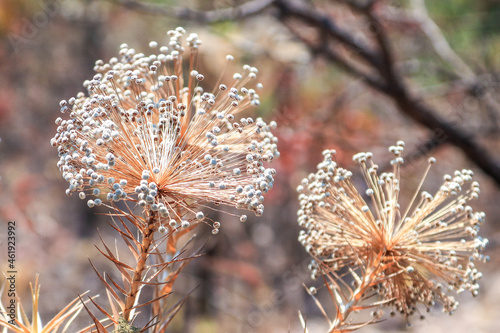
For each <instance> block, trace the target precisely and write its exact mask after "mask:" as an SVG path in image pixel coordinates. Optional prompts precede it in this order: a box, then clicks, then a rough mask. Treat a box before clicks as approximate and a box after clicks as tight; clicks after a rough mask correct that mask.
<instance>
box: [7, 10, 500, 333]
mask: <svg viewBox="0 0 500 333" xmlns="http://www.w3.org/2000/svg"><path fill="white" fill-rule="evenodd" d="M179 25H181V26H183V27H184V28H186V30H188V32H197V33H198V34H199V35H200V36H201V39H202V40H203V42H204V43H203V45H202V49H201V50H202V57H201V58H200V59H201V60H200V61H201V64H202V65H201V66H202V68H203V70H202V71H201V72H202V73H203V74H205V76H206V77H218V75H219V73H220V71H221V70H222V67H223V63H224V59H225V56H226V54H232V55H234V56H235V58H236V59H237V62H238V63H239V64H241V65H243V64H244V63H249V64H251V65H252V66H256V67H258V68H259V77H260V81H261V82H262V83H263V85H264V89H263V90H262V92H261V93H260V97H261V102H262V105H261V106H260V108H259V109H258V110H257V111H256V112H257V113H258V115H260V116H262V117H264V118H265V119H266V120H267V121H271V120H275V121H277V123H278V129H277V130H276V135H277V136H278V137H279V140H280V142H279V150H280V152H281V157H280V158H279V159H278V160H275V162H273V165H272V167H274V168H276V169H277V170H278V174H277V177H276V183H275V186H274V188H273V190H272V191H271V192H270V193H269V196H268V197H267V199H266V211H265V213H264V215H263V216H262V217H260V218H256V217H251V216H249V220H248V222H247V223H245V224H241V223H239V222H235V221H234V219H233V218H229V217H228V216H227V217H225V215H221V216H220V220H221V222H222V227H221V232H220V233H219V234H218V235H216V236H212V235H211V233H210V230H209V229H208V228H206V230H205V229H203V227H201V228H199V229H198V233H199V237H198V239H199V240H200V241H201V242H203V241H204V240H206V239H209V240H208V242H207V244H206V245H205V247H204V250H203V252H204V253H205V255H204V256H203V257H201V258H198V259H195V260H193V261H192V262H191V263H190V264H189V265H188V267H187V268H186V269H185V270H184V271H183V275H182V276H181V277H180V278H179V280H178V282H177V285H176V289H175V294H174V295H173V296H172V298H173V299H179V298H180V297H182V296H183V295H184V294H185V293H187V292H189V291H190V290H192V289H193V288H195V287H196V289H195V290H194V292H193V293H192V294H191V296H190V297H189V299H188V301H187V302H186V304H185V306H184V307H183V308H182V310H181V311H180V313H179V314H178V315H177V317H176V319H175V322H174V323H173V324H172V325H171V332H207V333H210V332H228V333H230V332H231V333H232V332H302V330H301V325H300V322H299V319H298V318H299V317H298V311H300V312H301V313H302V314H303V315H304V316H305V317H306V318H307V325H308V327H309V329H310V331H311V332H325V331H326V327H327V325H326V322H325V320H324V318H323V317H322V315H321V313H320V311H319V310H318V308H317V307H316V305H315V304H314V301H313V300H312V299H311V297H310V296H308V295H307V293H306V292H305V289H304V286H303V284H305V285H307V286H309V285H314V282H313V281H311V280H310V278H309V272H308V269H307V264H308V263H309V259H308V256H307V255H306V253H305V251H304V249H303V248H302V247H301V245H300V244H299V243H298V242H297V236H298V233H299V230H300V228H299V227H298V226H297V223H296V211H297V208H298V202H297V194H296V191H295V189H296V187H297V185H298V184H299V183H300V180H301V179H302V178H303V177H305V176H307V175H308V174H309V173H310V172H314V171H315V169H316V165H317V163H318V162H319V161H320V160H321V159H322V156H321V151H322V150H324V149H326V148H333V149H336V150H337V152H338V154H337V157H338V162H339V163H340V164H341V165H342V166H343V167H345V168H347V169H350V170H352V171H353V172H354V173H355V177H356V175H359V172H358V170H357V168H356V167H355V166H354V165H353V162H352V159H351V158H352V155H353V154H355V153H357V152H359V151H372V152H373V153H374V156H375V157H374V159H375V161H376V162H377V163H378V164H379V165H380V166H381V167H382V168H387V167H388V166H389V159H390V153H389V152H388V151H387V147H388V146H389V145H392V144H394V143H395V142H396V141H397V140H404V141H405V142H406V150H405V154H406V163H405V165H404V168H403V175H402V182H403V195H404V196H406V197H407V198H408V197H409V196H411V193H412V190H413V189H414V188H415V186H416V185H417V184H418V182H419V180H420V177H421V175H422V174H423V172H424V169H425V166H426V160H427V158H428V157H429V156H435V157H436V158H437V160H438V163H437V164H436V165H435V166H434V167H433V168H432V169H431V172H430V174H429V176H428V178H427V181H426V183H425V185H424V189H426V190H428V191H430V192H431V193H432V192H433V191H436V190H437V189H438V188H439V186H440V184H441V182H442V176H443V175H444V174H446V173H452V172H453V171H454V170H456V169H462V168H470V169H472V170H473V171H474V172H475V174H476V177H477V180H478V181H479V182H480V184H481V189H482V190H481V196H480V198H479V200H476V202H473V203H472V205H473V207H474V209H475V210H479V211H480V210H482V211H484V212H486V216H487V223H486V224H485V225H484V227H482V229H481V234H482V235H485V236H487V237H488V238H489V240H490V244H489V246H488V248H487V250H486V254H488V255H489V256H490V257H491V261H490V262H489V263H488V264H480V266H479V268H480V270H481V271H482V272H483V276H484V277H483V279H482V281H480V284H481V288H482V289H481V292H480V294H479V296H478V297H477V298H472V297H471V295H469V294H465V293H464V294H463V295H462V294H461V295H459V296H458V299H459V301H460V303H461V304H460V306H459V309H458V311H457V312H456V313H455V315H453V316H447V315H443V314H442V313H441V311H440V309H439V308H436V309H434V311H432V312H431V313H429V314H427V315H426V316H427V319H426V320H424V321H420V320H418V318H413V319H412V325H411V327H407V322H406V320H404V319H403V318H400V317H395V318H390V319H387V320H386V321H384V322H382V323H380V324H377V325H372V326H369V327H366V328H364V329H363V330H361V331H360V332H362V331H364V332H380V331H384V332H429V333H430V332H445V331H446V330H448V331H454V332H499V331H500V284H498V283H496V282H497V281H499V279H500V268H499V263H500V261H499V256H498V255H497V254H498V252H500V251H499V242H500V221H499V219H498V218H497V216H499V214H500V205H499V204H498V202H499V201H500V191H499V189H500V162H499V161H500V150H499V148H500V104H499V102H500V101H499V96H500V95H499V94H498V92H499V83H500V76H499V74H500V73H499V70H500V57H499V56H498V54H500V34H499V32H500V1H496V0H478V1H474V0H454V1H427V2H426V3H425V2H424V1H423V0H407V1H403V0H400V1H399V0H395V1H383V0H380V1H363V0H359V1H349V0H339V1H322V0H314V1H312V0H311V1H307V0H303V1H279V0H275V1H273V0H265V1H259V0H254V1H240V0H203V1H202V0H190V1H181V0H166V1H159V0H158V1H153V0H150V1H133V0H132V1H127V0H122V1H120V0H116V1H112V0H107V1H99V0H2V1H1V2H0V78H1V79H0V138H1V142H0V176H1V179H0V220H1V222H0V223H1V226H0V227H1V229H0V258H1V259H0V260H1V261H0V265H1V269H2V272H5V271H6V270H7V269H6V252H7V250H6V245H5V240H6V230H7V227H6V224H7V221H11V220H15V221H16V222H17V230H16V234H17V247H16V254H17V266H18V272H19V273H18V277H17V291H18V293H19V295H20V296H21V298H22V299H24V300H25V302H26V303H25V306H29V301H28V297H29V281H34V280H35V276H36V274H37V273H39V274H40V283H41V285H42V289H41V300H42V301H41V303H42V306H41V309H40V311H41V314H42V319H45V320H47V319H49V318H51V317H52V316H53V315H54V314H56V313H57V312H58V311H59V310H61V309H62V308H63V307H64V306H65V305H66V304H67V303H68V302H69V301H70V300H72V299H74V298H75V297H76V296H77V295H78V294H80V293H83V292H84V291H86V290H91V294H92V295H95V294H101V295H103V293H104V288H103V287H102V285H101V284H100V282H99V280H98V278H97V276H96V275H95V273H94V272H93V271H92V269H91V267H90V265H89V263H88V259H87V258H92V260H93V262H94V264H95V265H96V266H97V267H99V269H101V271H106V272H107V273H109V274H111V275H113V274H116V272H115V271H113V268H112V266H111V265H110V264H109V263H107V262H106V261H105V260H103V258H102V256H101V255H100V254H99V253H98V251H97V250H96V248H95V247H94V244H98V243H99V239H98V234H97V228H99V230H100V231H101V233H102V234H103V237H104V238H105V239H106V240H108V241H110V243H111V244H113V238H114V233H113V232H112V230H109V229H110V228H109V227H108V226H107V224H106V217H105V216H102V213H106V211H105V210H99V209H89V208H88V207H87V205H86V203H85V201H82V200H79V199H78V198H77V197H74V196H73V197H67V196H66V195H65V194H64V191H65V188H66V182H65V181H64V180H63V179H62V177H61V175H60V173H59V171H58V169H57V167H56V163H57V161H58V157H57V151H56V149H54V148H52V147H51V146H50V144H49V140H50V138H52V137H53V135H54V133H55V130H56V126H55V124H54V120H55V119H56V118H57V117H59V116H60V113H59V105H58V103H59V101H60V100H61V99H68V98H70V97H72V96H76V94H77V93H78V92H79V91H83V87H82V83H83V81H84V80H86V79H89V78H91V77H92V76H93V66H94V62H95V60H97V59H103V60H104V61H107V60H109V58H110V57H113V56H117V55H118V54H117V52H118V47H119V45H120V44H121V43H128V44H129V45H130V46H131V47H133V48H135V49H136V50H138V51H140V52H145V53H147V52H149V48H148V44H149V42H150V41H151V40H155V41H158V42H159V43H160V44H162V43H168V37H167V36H166V31H167V30H169V29H173V28H175V27H177V26H179ZM360 185H361V186H362V184H361V183H360ZM225 220H227V221H225ZM209 235H210V236H209ZM117 246H122V244H118V245H117ZM318 296H319V298H320V299H322V302H323V304H324V305H325V306H326V308H327V309H329V311H330V312H331V313H333V312H332V311H333V309H332V303H331V300H329V299H328V295H318ZM416 317H418V316H416ZM89 323H90V319H89V317H88V316H87V315H86V314H85V313H82V314H81V315H80V318H79V320H78V321H77V323H76V325H75V326H76V327H83V326H84V325H86V324H89Z"/></svg>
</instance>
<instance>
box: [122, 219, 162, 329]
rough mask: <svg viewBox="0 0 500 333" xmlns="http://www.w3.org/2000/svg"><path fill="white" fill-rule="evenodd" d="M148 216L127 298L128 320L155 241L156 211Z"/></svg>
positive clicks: (126, 315) (126, 311) (124, 311)
mask: <svg viewBox="0 0 500 333" xmlns="http://www.w3.org/2000/svg"><path fill="white" fill-rule="evenodd" d="M147 215H148V218H147V221H146V226H145V227H144V229H143V230H141V234H142V243H141V247H140V254H139V257H138V259H137V265H136V266H135V270H134V276H133V277H132V283H131V285H130V291H129V293H128V295H127V297H126V299H125V308H124V310H123V318H124V319H125V320H126V321H130V319H131V318H130V313H131V311H132V310H133V308H134V305H135V303H136V300H137V295H138V294H139V290H140V288H141V285H142V277H143V273H144V269H145V268H146V260H147V259H148V257H149V249H150V247H151V244H152V243H153V237H154V231H155V219H156V213H154V212H148V213H147Z"/></svg>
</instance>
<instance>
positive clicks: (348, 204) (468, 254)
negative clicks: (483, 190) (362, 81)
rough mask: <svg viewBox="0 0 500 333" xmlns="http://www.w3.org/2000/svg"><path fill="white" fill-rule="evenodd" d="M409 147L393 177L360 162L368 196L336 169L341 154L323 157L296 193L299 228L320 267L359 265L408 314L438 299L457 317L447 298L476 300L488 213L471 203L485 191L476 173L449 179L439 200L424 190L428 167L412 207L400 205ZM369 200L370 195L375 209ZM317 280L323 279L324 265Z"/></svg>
mask: <svg viewBox="0 0 500 333" xmlns="http://www.w3.org/2000/svg"><path fill="white" fill-rule="evenodd" d="M403 147H404V143H403V142H402V141H400V142H398V143H397V145H396V146H392V147H390V148H389V150H390V151H391V152H392V153H393V154H394V159H393V160H392V161H391V164H392V166H393V170H392V172H386V173H381V174H380V175H379V173H378V166H377V165H376V164H374V162H373V161H372V154H371V153H359V154H356V155H355V156H354V158H353V159H354V161H356V162H357V163H358V164H359V165H360V167H361V172H362V174H363V176H364V178H365V182H366V184H367V187H368V188H367V189H366V192H365V194H366V196H362V195H361V194H360V193H359V192H358V190H357V189H356V188H355V187H354V184H353V181H352V179H351V178H352V173H351V172H350V171H348V170H345V169H342V168H340V167H338V166H337V163H336V162H335V161H334V160H333V156H334V154H335V151H330V150H327V151H325V152H324V153H323V155H324V160H323V162H321V163H320V164H319V165H318V171H317V172H316V173H314V174H311V175H309V177H308V178H306V179H304V180H303V182H302V185H300V186H299V188H298V191H299V192H300V193H301V194H300V195H299V200H300V206H301V207H300V210H299V212H298V222H299V224H300V225H301V226H303V227H305V228H306V229H307V230H305V231H302V232H301V235H300V236H299V240H300V242H301V243H302V244H303V245H304V246H305V248H306V249H307V251H308V252H309V253H310V254H311V255H312V256H313V257H315V258H317V259H319V262H321V264H322V265H326V266H327V267H328V268H329V269H332V270H334V271H339V270H341V269H342V268H344V267H348V268H351V267H353V266H354V267H361V268H362V271H364V272H367V273H370V274H373V272H377V274H376V275H377V277H376V279H377V281H375V282H376V283H375V284H376V287H377V290H376V291H377V292H378V293H379V294H380V295H381V296H382V297H383V299H385V300H386V301H387V302H388V303H389V304H391V305H393V306H394V307H395V309H396V310H397V311H398V312H400V313H402V314H403V315H405V316H408V315H411V314H413V313H414V312H415V311H417V304H419V303H420V304H423V305H424V306H425V307H430V306H432V305H433V304H434V302H435V301H437V302H439V303H441V304H442V305H443V310H444V311H446V312H450V313H451V312H452V311H453V310H455V309H456V307H457V305H458V303H457V302H456V301H455V300H454V298H453V297H452V296H451V295H449V294H448V293H447V292H448V291H452V290H455V291H457V292H461V291H463V290H469V291H471V292H472V294H473V295H477V293H478V289H479V285H478V283H477V280H478V279H479V278H480V277H481V273H480V272H479V271H478V270H477V269H476V268H475V266H474V261H476V260H485V257H484V256H483V255H482V254H481V251H482V249H483V248H484V246H485V245H486V244H487V242H488V241H487V240H486V239H483V238H481V237H480V236H478V231H479V226H480V224H481V223H483V222H484V217H485V216H484V213H482V212H474V211H473V210H472V208H471V207H470V206H468V205H467V203H468V201H469V200H471V199H474V198H477V197H478V195H479V185H478V183H477V182H473V181H472V175H473V173H472V171H470V170H462V171H456V172H455V174H454V175H453V176H450V175H446V176H445V177H444V184H443V185H442V186H441V188H440V189H439V191H437V193H436V194H435V195H431V194H430V193H428V192H425V191H422V192H421V191H420V190H421V187H422V184H423V182H424V179H425V177H426V175H427V173H428V171H429V169H430V166H431V165H432V164H433V163H434V162H435V159H434V158H431V159H429V166H428V168H427V169H426V171H425V174H424V176H423V178H422V181H421V182H420V185H419V186H418V188H417V190H416V192H415V195H414V196H413V198H412V200H411V202H410V204H409V206H408V207H407V208H406V209H405V210H404V211H403V210H402V209H400V206H399V203H398V202H399V200H398V199H399V193H400V186H401V184H400V166H401V164H402V163H403V158H402V157H401V154H402V152H403ZM363 197H366V198H367V197H369V198H370V200H369V202H370V205H369V204H368V203H367V202H365V199H364V198H363ZM315 267H316V268H315V271H313V274H314V275H319V274H322V272H321V265H316V266H315Z"/></svg>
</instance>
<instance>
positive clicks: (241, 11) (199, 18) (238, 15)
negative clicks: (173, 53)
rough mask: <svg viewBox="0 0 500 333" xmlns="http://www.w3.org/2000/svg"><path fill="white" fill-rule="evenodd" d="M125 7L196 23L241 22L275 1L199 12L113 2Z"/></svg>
mask: <svg viewBox="0 0 500 333" xmlns="http://www.w3.org/2000/svg"><path fill="white" fill-rule="evenodd" d="M112 1H113V2H115V3H117V4H120V5H122V6H124V7H127V8H130V9H133V10H138V11H141V12H144V13H147V14H152V15H161V16H169V17H175V18H178V19H183V20H190V21H196V22H198V23H204V24H207V23H215V22H221V21H230V20H241V19H243V18H247V17H250V16H254V15H257V14H259V13H261V12H262V11H264V10H266V9H267V8H269V7H271V5H273V3H274V2H275V0H254V1H249V2H245V3H244V4H242V5H240V6H236V7H228V8H223V9H217V10H211V11H198V10H194V9H189V8H186V7H182V8H180V7H170V6H168V7H167V6H165V5H158V4H152V3H144V2H141V1H135V0H112Z"/></svg>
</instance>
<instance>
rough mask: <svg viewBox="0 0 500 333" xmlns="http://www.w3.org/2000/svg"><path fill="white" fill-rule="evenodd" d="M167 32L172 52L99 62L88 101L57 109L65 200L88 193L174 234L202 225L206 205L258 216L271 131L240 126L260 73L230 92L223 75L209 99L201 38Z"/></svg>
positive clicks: (235, 83) (251, 72)
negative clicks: (162, 223) (137, 210)
mask: <svg viewBox="0 0 500 333" xmlns="http://www.w3.org/2000/svg"><path fill="white" fill-rule="evenodd" d="M168 34H169V36H170V42H169V46H168V47H167V46H162V47H159V46H158V43H156V42H151V43H150V44H149V46H150V47H151V48H152V49H154V50H156V53H155V54H151V55H145V54H143V53H136V51H135V50H134V49H132V48H130V47H129V46H128V45H126V44H123V45H121V47H120V55H121V59H117V58H111V59H110V61H109V62H108V63H104V62H103V61H102V60H98V61H97V62H96V65H95V68H94V69H95V71H96V72H97V74H96V75H95V76H94V78H93V79H92V80H89V81H86V82H85V83H84V86H85V87H86V88H87V90H88V96H86V95H85V94H84V93H79V94H78V95H77V97H76V98H71V99H69V100H68V101H65V100H63V101H61V103H60V107H61V112H62V113H64V114H66V115H69V119H67V120H63V119H61V118H58V119H57V120H56V124H57V125H58V128H57V133H56V135H55V136H54V138H53V139H52V140H51V144H52V146H54V147H57V149H58V152H59V156H60V160H59V162H58V167H59V169H60V171H61V172H62V176H63V178H64V179H65V180H66V181H67V182H68V183H69V187H68V189H67V191H66V193H67V194H68V195H71V194H73V193H78V195H79V197H80V198H82V199H86V198H87V197H88V196H89V195H91V196H92V199H90V200H88V205H89V206H90V207H93V206H99V205H101V204H105V205H110V206H112V203H115V202H117V201H120V200H127V201H133V202H137V203H138V205H139V206H141V207H143V208H144V209H145V210H148V211H153V212H157V213H158V215H159V216H160V217H163V218H165V219H167V221H170V225H171V226H172V225H183V226H189V221H192V220H195V221H202V220H204V218H205V217H204V215H203V213H202V212H197V211H194V210H193V209H194V208H193V207H195V206H197V205H200V204H203V203H216V204H226V205H231V206H236V207H237V208H243V209H248V210H251V211H254V212H255V213H256V214H257V215H260V214H262V213H263V210H264V206H263V201H264V194H265V193H266V192H267V191H268V190H269V189H271V188H272V187H273V181H274V178H273V177H274V175H275V170H274V169H269V168H266V167H265V166H264V164H265V163H266V162H270V161H272V160H273V159H274V158H275V157H277V156H279V152H278V150H277V141H278V140H277V138H276V137H274V136H273V134H272V133H271V128H274V127H275V126H276V123H275V122H271V123H270V124H269V125H268V124H266V123H265V122H264V121H263V120H262V119H260V118H258V119H256V120H254V119H252V118H246V117H241V118H240V119H239V120H237V115H238V114H240V113H241V112H242V111H243V110H246V109H247V108H249V107H250V106H257V105H259V95H258V94H257V92H256V90H255V89H253V88H251V87H252V86H254V87H257V88H260V87H261V84H260V83H257V82H256V77H257V72H258V71H257V69H256V68H254V67H250V66H248V65H245V66H243V71H242V73H241V74H240V73H236V74H234V75H233V78H232V81H231V82H230V83H228V84H227V85H226V84H224V83H221V80H222V78H223V76H224V75H223V74H224V73H221V76H220V78H219V82H217V84H216V87H215V88H214V89H212V90H209V91H206V90H204V88H202V86H201V83H202V81H203V79H204V76H203V74H201V73H199V72H198V71H197V70H196V64H197V56H198V50H199V46H200V45H201V41H200V39H199V38H198V36H197V35H196V34H190V35H189V36H187V38H186V31H185V30H184V29H182V28H177V29H176V30H172V31H169V32H168ZM184 40H185V45H184ZM185 58H187V60H186V59H185ZM226 58H227V61H228V62H230V61H232V60H233V57H232V56H227V57H226ZM187 68H189V70H188V71H187V72H186V69H187ZM245 218H246V217H245V216H244V215H243V217H242V219H245Z"/></svg>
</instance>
